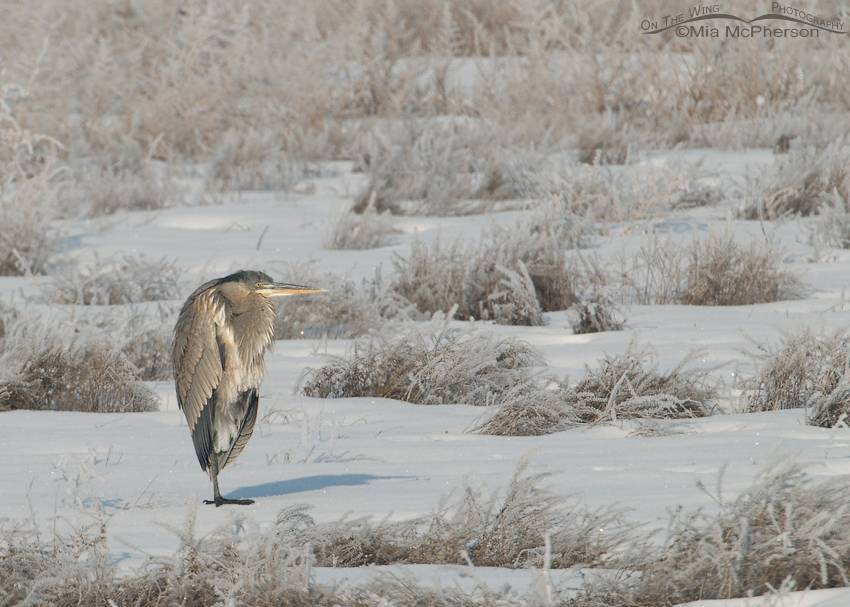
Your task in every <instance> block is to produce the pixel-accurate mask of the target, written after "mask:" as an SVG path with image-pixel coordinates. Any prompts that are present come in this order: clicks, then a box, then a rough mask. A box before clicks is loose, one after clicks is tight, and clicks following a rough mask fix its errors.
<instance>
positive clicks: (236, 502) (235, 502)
mask: <svg viewBox="0 0 850 607" xmlns="http://www.w3.org/2000/svg"><path fill="white" fill-rule="evenodd" d="M204 503H205V504H215V507H216V508H218V507H219V506H224V505H227V504H233V505H234V506H250V505H251V504H253V503H254V500H229V499H227V498H224V497H221V496H219V497H217V498H215V499H214V500H204Z"/></svg>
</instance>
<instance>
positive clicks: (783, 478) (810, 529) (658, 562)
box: [577, 453, 850, 607]
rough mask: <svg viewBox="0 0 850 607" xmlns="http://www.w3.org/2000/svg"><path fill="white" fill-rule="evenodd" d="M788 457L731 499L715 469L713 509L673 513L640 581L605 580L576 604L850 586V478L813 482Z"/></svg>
mask: <svg viewBox="0 0 850 607" xmlns="http://www.w3.org/2000/svg"><path fill="white" fill-rule="evenodd" d="M794 457H795V454H793V453H792V454H788V455H784V456H781V457H777V458H775V459H774V460H773V461H771V462H770V463H769V464H768V465H767V466H766V467H765V468H764V469H763V470H762V471H761V472H760V473H759V475H758V476H757V477H756V479H755V481H754V483H753V484H752V485H751V486H750V487H748V488H747V490H746V491H744V492H743V493H741V495H739V496H738V497H737V498H735V499H734V500H732V501H726V500H724V498H723V495H722V493H721V480H722V471H721V479H720V480H718V486H717V492H716V495H711V494H709V495H710V496H711V497H712V498H713V499H714V500H715V501H716V502H717V505H718V508H717V512H716V513H706V512H704V511H702V510H697V511H694V512H682V511H681V510H676V511H674V512H672V513H671V515H670V523H669V527H668V530H667V538H666V540H665V542H664V545H663V547H662V549H661V550H660V551H659V553H658V554H657V555H656V556H655V558H654V559H652V560H651V561H649V562H648V563H647V564H646V565H645V566H643V567H641V574H640V578H639V579H633V580H631V581H625V580H623V579H619V580H614V579H611V578H609V579H607V580H606V579H605V577H603V578H602V581H601V582H598V583H596V582H595V583H592V584H590V585H589V588H588V589H587V590H588V592H587V595H586V596H585V597H584V598H583V599H582V600H579V601H577V605H579V606H581V607H590V606H591V605H592V606H598V605H605V604H612V603H610V602H607V601H606V599H607V600H615V602H616V604H628V605H636V606H641V607H649V606H654V605H678V604H681V603H687V602H690V601H704V600H712V599H714V600H720V599H730V598H737V597H746V596H748V595H750V594H754V595H763V594H768V593H772V592H783V591H784V592H788V591H790V590H802V589H817V588H836V587H844V586H848V585H850V579H848V575H847V571H848V565H849V564H850V562H848V561H850V559H848V555H850V533H848V531H847V530H848V529H850V527H848V525H850V512H849V511H848V509H847V506H846V504H847V499H848V496H850V479H848V477H831V478H830V479H829V480H828V481H825V482H821V483H817V484H816V483H815V482H814V481H813V479H812V477H811V476H810V475H809V474H807V472H806V470H805V468H804V466H802V465H800V464H797V463H795V462H794ZM700 486H701V485H700ZM703 490H705V489H704V488H703ZM706 493H708V492H707V491H706ZM623 573H624V574H625V572H623ZM624 582H625V583H624ZM615 597H616V599H615Z"/></svg>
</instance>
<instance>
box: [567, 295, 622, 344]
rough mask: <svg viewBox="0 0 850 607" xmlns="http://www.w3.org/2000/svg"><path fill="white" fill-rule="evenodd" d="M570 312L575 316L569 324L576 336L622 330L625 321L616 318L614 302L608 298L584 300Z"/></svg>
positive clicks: (600, 297)
mask: <svg viewBox="0 0 850 607" xmlns="http://www.w3.org/2000/svg"><path fill="white" fill-rule="evenodd" d="M570 310H572V311H573V312H574V313H575V314H576V315H577V318H576V320H574V321H572V322H570V326H571V327H572V329H573V333H575V334H576V335H581V334H583V333H604V332H606V331H622V330H623V324H624V323H625V320H620V318H618V312H617V310H616V308H615V306H614V302H613V301H611V299H610V298H609V297H602V296H597V297H594V298H592V299H586V300H583V301H580V302H577V303H575V304H573V305H572V307H570Z"/></svg>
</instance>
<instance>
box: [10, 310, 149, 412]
mask: <svg viewBox="0 0 850 607" xmlns="http://www.w3.org/2000/svg"><path fill="white" fill-rule="evenodd" d="M75 329H77V327H73V326H68V325H61V324H59V323H49V322H44V320H43V319H34V320H30V321H29V322H26V321H24V320H20V321H18V322H17V323H16V324H15V325H14V326H13V327H12V329H11V330H10V331H9V333H8V334H7V335H6V337H5V338H4V339H3V341H2V342H0V348H2V351H0V360H2V368H3V375H2V376H0V409H36V410H43V411H86V412H93V413H123V412H136V411H155V410H157V399H156V397H155V396H154V395H153V393H152V392H150V390H148V389H147V388H146V387H145V386H144V385H142V384H141V383H139V382H138V381H137V380H136V377H135V374H134V371H135V370H134V369H133V365H132V364H131V363H130V362H129V361H128V360H127V358H126V357H125V355H124V354H123V353H122V352H121V349H120V347H119V346H116V345H115V344H114V343H113V342H112V341H111V340H109V339H108V338H107V337H106V336H104V335H101V334H97V333H95V332H93V331H83V330H80V331H79V332H78V331H75Z"/></svg>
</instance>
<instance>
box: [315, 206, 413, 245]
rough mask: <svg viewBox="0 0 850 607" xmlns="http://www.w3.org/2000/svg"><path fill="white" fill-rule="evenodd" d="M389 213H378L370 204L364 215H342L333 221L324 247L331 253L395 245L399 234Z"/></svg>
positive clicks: (349, 213)
mask: <svg viewBox="0 0 850 607" xmlns="http://www.w3.org/2000/svg"><path fill="white" fill-rule="evenodd" d="M398 233H399V232H397V231H396V230H395V229H393V219H392V217H391V216H390V213H389V211H384V212H383V213H378V211H376V210H375V206H374V204H368V205H367V206H366V208H365V209H364V210H363V212H362V213H360V214H359V215H357V214H355V213H351V212H348V213H340V214H338V215H337V216H336V217H333V218H332V219H331V223H330V228H329V229H328V234H327V236H326V237H325V242H324V247H325V249H329V250H331V251H351V250H360V249H377V248H379V247H387V246H389V245H391V244H392V243H393V241H394V240H395V239H394V236H395V235H396V234H398Z"/></svg>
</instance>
